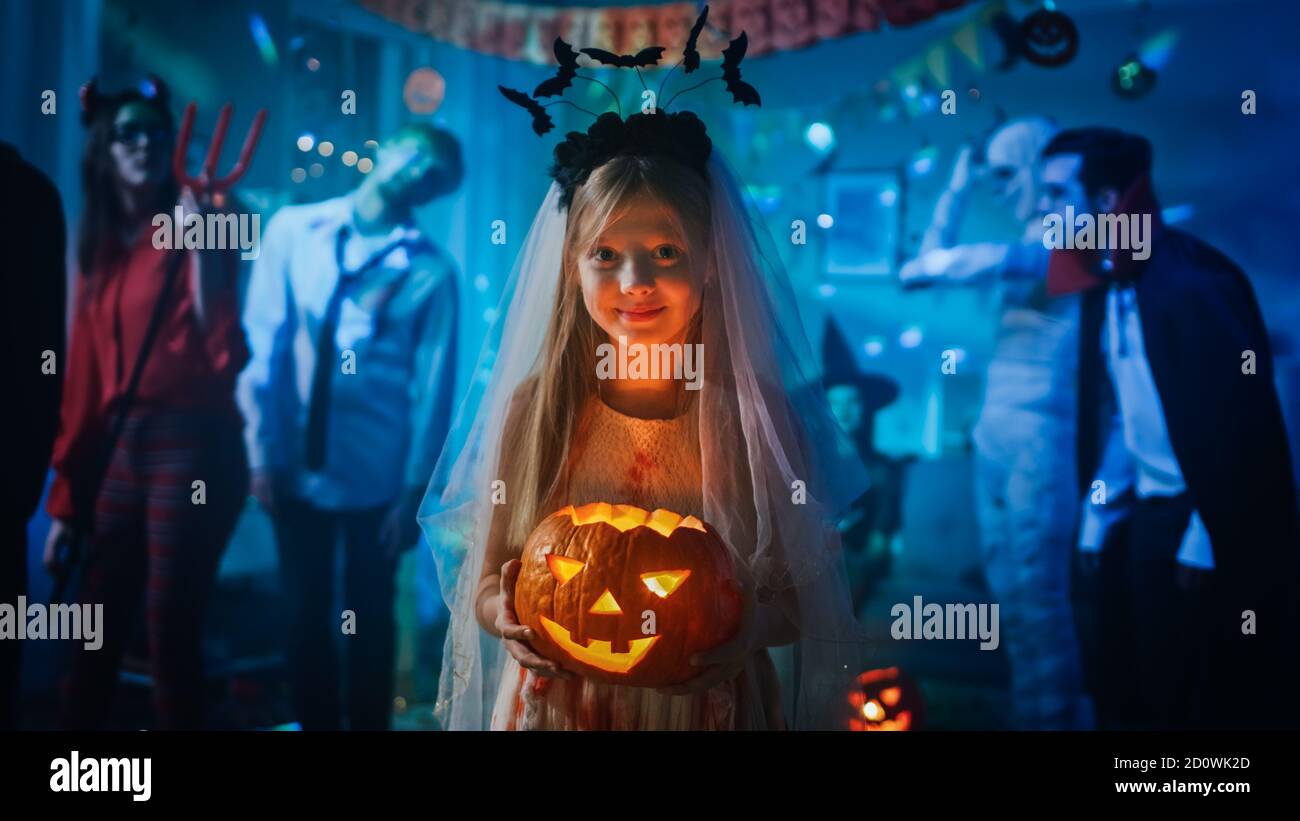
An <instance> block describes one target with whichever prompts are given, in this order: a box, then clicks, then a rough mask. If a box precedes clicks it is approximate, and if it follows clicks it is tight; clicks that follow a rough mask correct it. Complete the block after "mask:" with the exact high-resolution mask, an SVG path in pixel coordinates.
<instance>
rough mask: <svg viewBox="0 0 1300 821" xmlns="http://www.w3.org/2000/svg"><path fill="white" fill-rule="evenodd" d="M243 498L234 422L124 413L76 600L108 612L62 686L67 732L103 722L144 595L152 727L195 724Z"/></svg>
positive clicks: (244, 479)
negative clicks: (212, 611) (219, 589)
mask: <svg viewBox="0 0 1300 821" xmlns="http://www.w3.org/2000/svg"><path fill="white" fill-rule="evenodd" d="M199 481H201V482H202V483H203V485H202V486H201V488H200V487H196V486H195V483H196V482H199ZM200 491H201V492H202V494H203V496H202V497H200V496H199V494H200ZM247 493H248V470H247V462H246V459H245V452H244V445H243V440H242V437H241V434H240V430H239V427H238V425H237V424H233V423H232V422H231V421H230V420H228V419H225V418H215V417H213V416H212V415H210V414H202V413H190V412H174V411H171V412H157V411H154V412H148V411H140V412H137V413H135V414H133V415H132V416H130V417H129V418H128V420H127V424H126V427H125V430H124V431H123V434H122V437H121V439H120V440H119V441H118V444H117V448H116V450H115V452H114V453H113V457H112V460H111V462H110V466H109V469H108V475H107V476H106V478H105V480H104V483H103V486H102V487H101V489H100V492H99V497H98V499H97V501H96V505H95V528H94V532H93V535H92V538H91V539H90V540H89V544H88V547H87V550H86V557H85V562H86V564H85V571H84V574H83V576H82V582H81V589H80V595H79V598H80V601H81V602H82V603H88V604H102V605H103V606H104V610H103V614H104V615H103V620H102V623H101V625H100V629H101V631H102V634H103V645H102V647H100V648H99V649H98V650H86V649H84V648H83V647H82V645H81V644H80V643H78V644H77V645H76V649H75V650H74V651H73V652H74V658H73V660H72V663H71V666H70V669H69V672H68V674H67V676H66V678H65V679H64V681H63V687H62V695H63V699H62V706H61V715H60V723H61V725H62V726H63V727H64V728H65V729H82V728H97V727H99V726H101V725H102V724H103V722H104V719H105V718H106V717H107V715H108V712H109V709H110V707H111V704H112V696H113V690H114V686H115V684H116V680H117V672H118V667H119V665H120V663H121V659H122V653H123V651H124V650H125V648H126V645H127V643H128V641H129V640H130V638H131V635H132V632H133V628H134V625H135V616H136V614H137V612H138V607H139V604H140V601H141V599H142V598H143V599H144V602H145V621H146V625H147V633H148V640H149V656H150V664H151V672H152V676H153V682H154V687H153V699H154V708H155V724H156V727H157V728H158V729H188V728H194V729H197V728H198V727H200V725H201V724H202V720H203V696H204V686H203V674H202V648H201V643H200V638H201V627H202V623H203V616H204V613H205V611H206V609H207V602H208V598H209V595H210V593H211V590H212V587H213V582H214V581H215V579H216V575H217V568H218V565H219V564H220V562H221V555H222V553H223V552H224V551H225V547H226V542H227V541H228V540H229V538H230V535H231V532H232V531H233V530H234V526H235V522H236V520H237V519H238V517H239V512H240V509H241V508H242V506H243V504H244V500H245V497H246V496H247ZM200 500H201V501H202V503H199V502H200Z"/></svg>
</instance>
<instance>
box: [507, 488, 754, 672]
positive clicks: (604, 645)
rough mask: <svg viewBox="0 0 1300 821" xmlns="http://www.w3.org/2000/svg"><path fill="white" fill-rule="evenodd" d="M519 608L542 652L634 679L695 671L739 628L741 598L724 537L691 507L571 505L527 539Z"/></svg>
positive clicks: (573, 667) (574, 668) (572, 665)
mask: <svg viewBox="0 0 1300 821" xmlns="http://www.w3.org/2000/svg"><path fill="white" fill-rule="evenodd" d="M522 565H523V566H522V567H521V568H520V570H519V579H518V582H517V583H516V585H515V616H516V618H517V619H518V620H519V623H520V624H523V625H527V626H529V627H531V628H532V629H533V632H534V633H535V634H536V638H535V639H534V640H533V642H532V644H533V646H534V647H535V648H536V649H537V651H538V652H539V653H541V654H542V655H544V656H546V657H547V658H549V659H551V660H552V661H555V662H556V663H557V664H559V665H560V666H561V667H563V668H564V669H566V670H569V671H571V672H573V673H577V674H578V675H580V676H583V677H586V678H591V679H596V680H599V681H605V682H611V683H616V684H626V685H630V686H635V687H664V686H667V685H671V684H680V683H681V682H684V681H687V680H689V679H692V678H694V677H695V676H697V675H699V674H700V673H701V672H702V669H701V668H699V667H695V666H693V665H692V664H691V663H690V658H691V656H692V655H693V654H694V653H697V652H700V651H702V650H708V649H711V648H713V647H716V646H717V645H719V644H721V643H722V642H724V641H726V640H727V639H729V638H731V636H732V635H734V634H735V632H736V628H737V626H738V625H739V623H740V610H741V601H740V595H739V592H738V590H737V589H736V588H735V587H734V586H733V584H732V582H734V580H735V575H734V573H733V570H732V564H731V559H730V556H729V554H728V553H727V549H726V546H725V545H724V544H723V543H722V540H721V539H720V538H719V537H718V535H717V533H716V532H715V531H714V530H713V529H712V528H711V527H709V526H708V525H706V524H704V523H703V522H701V521H700V520H699V519H697V518H695V517H694V516H686V517H682V516H680V515H679V514H676V513H673V512H672V511H669V510H664V509H662V508H661V509H659V510H655V511H654V512H647V511H645V510H643V509H641V508H639V507H635V506H633V505H612V504H609V503H607V502H593V503H592V504H586V505H580V506H578V507H574V506H573V505H568V506H566V507H564V508H561V509H560V510H558V511H556V512H555V513H553V514H551V515H550V516H547V517H546V518H545V519H543V520H542V522H541V523H540V524H539V525H538V526H537V527H536V528H535V529H534V530H533V532H532V533H531V534H530V535H529V537H528V541H527V542H525V543H524V550H523V556H522Z"/></svg>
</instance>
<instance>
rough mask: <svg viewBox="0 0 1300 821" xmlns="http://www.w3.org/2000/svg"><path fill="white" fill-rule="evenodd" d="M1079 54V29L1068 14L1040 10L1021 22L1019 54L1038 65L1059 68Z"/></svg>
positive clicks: (1044, 9)
mask: <svg viewBox="0 0 1300 821" xmlns="http://www.w3.org/2000/svg"><path fill="white" fill-rule="evenodd" d="M1078 51H1079V29H1077V28H1076V27H1075V25H1074V21H1073V20H1071V19H1070V17H1069V15H1067V14H1064V13H1062V12H1059V11H1054V10H1051V9H1046V8H1041V9H1039V10H1038V11H1036V12H1034V13H1033V14H1030V15H1029V16H1028V17H1026V18H1025V19H1024V20H1021V21H1020V53H1021V54H1023V55H1024V56H1025V59H1026V60H1028V61H1029V62H1031V63H1033V64H1034V65H1036V66H1044V67H1046V68H1059V67H1061V66H1063V65H1065V64H1066V63H1068V62H1070V61H1071V60H1073V59H1074V55H1075V54H1077V53H1078Z"/></svg>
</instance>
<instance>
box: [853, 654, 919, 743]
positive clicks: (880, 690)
mask: <svg viewBox="0 0 1300 821" xmlns="http://www.w3.org/2000/svg"><path fill="white" fill-rule="evenodd" d="M857 684H858V686H857V687H856V688H854V689H853V690H852V691H851V692H850V693H849V706H850V707H852V708H853V712H852V714H851V715H850V718H849V729H850V730H852V731H868V732H870V731H882V730H883V731H895V732H898V731H904V730H915V729H918V728H919V727H920V726H921V719H922V718H923V716H924V705H923V703H922V701H921V691H920V690H918V689H917V687H916V684H914V683H913V682H912V680H911V679H910V678H908V677H907V676H905V675H903V674H901V673H900V672H899V671H898V668H897V667H887V668H885V669H882V670H868V671H867V672H865V673H863V674H861V675H860V676H858V681H857Z"/></svg>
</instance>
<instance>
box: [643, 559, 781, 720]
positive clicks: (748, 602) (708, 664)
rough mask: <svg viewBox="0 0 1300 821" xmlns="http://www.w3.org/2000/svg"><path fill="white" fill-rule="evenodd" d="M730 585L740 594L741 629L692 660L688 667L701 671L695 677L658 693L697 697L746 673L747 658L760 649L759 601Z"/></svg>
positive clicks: (744, 588) (751, 593) (740, 587)
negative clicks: (743, 672) (696, 694)
mask: <svg viewBox="0 0 1300 821" xmlns="http://www.w3.org/2000/svg"><path fill="white" fill-rule="evenodd" d="M732 585H733V587H734V589H735V590H736V592H737V593H739V594H740V601H741V609H740V627H739V629H737V630H736V635H734V636H732V637H731V638H730V639H729V640H728V641H726V642H724V643H722V644H720V645H718V646H717V647H714V648H713V649H712V650H705V651H703V652H699V653H696V654H695V655H694V656H692V657H691V664H693V665H695V666H696V667H702V668H704V669H703V671H702V672H701V673H700V674H699V675H698V676H696V677H695V678H693V679H691V680H690V681H686V682H683V683H681V684H678V685H675V686H673V687H662V688H660V690H659V692H661V693H663V694H665V695H670V696H680V695H686V694H688V693H700V692H704V691H705V690H708V689H710V688H711V687H716V686H717V685H719V684H721V683H723V682H724V681H730V680H731V679H733V678H735V677H736V676H738V675H740V672H741V671H742V670H744V669H745V664H746V663H747V662H748V661H749V658H750V656H752V655H753V654H754V652H755V651H756V650H759V649H760V648H762V647H763V642H762V636H761V635H760V631H759V629H758V628H759V624H758V599H757V598H756V597H755V596H754V591H753V590H751V589H750V588H749V587H747V586H745V585H743V584H741V583H739V582H733V583H732Z"/></svg>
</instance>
